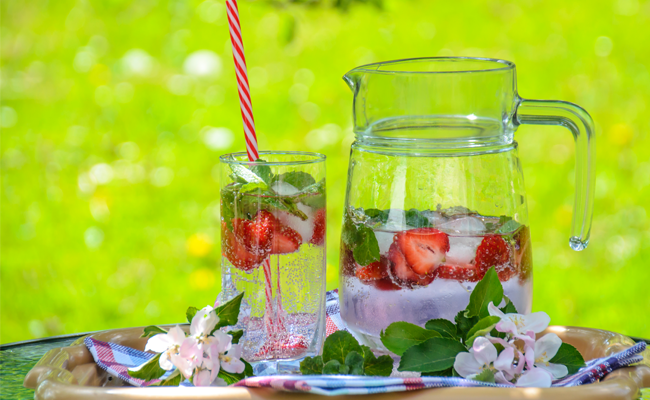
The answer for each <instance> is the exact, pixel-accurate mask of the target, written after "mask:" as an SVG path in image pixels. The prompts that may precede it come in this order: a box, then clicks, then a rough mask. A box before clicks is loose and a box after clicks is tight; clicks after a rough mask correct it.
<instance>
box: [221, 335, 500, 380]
mask: <svg viewBox="0 0 650 400" xmlns="http://www.w3.org/2000/svg"><path fill="white" fill-rule="evenodd" d="M488 343H489V342H488ZM490 345H492V343H490ZM492 347H494V346H492ZM495 352H496V349H495ZM241 353H242V347H241V346H240V345H238V344H233V345H232V346H231V347H230V350H228V352H227V353H226V354H224V355H221V356H219V358H220V359H221V368H222V369H223V370H224V371H226V372H230V373H235V374H241V373H242V372H244V369H245V368H246V365H244V363H243V362H242V360H241Z"/></svg>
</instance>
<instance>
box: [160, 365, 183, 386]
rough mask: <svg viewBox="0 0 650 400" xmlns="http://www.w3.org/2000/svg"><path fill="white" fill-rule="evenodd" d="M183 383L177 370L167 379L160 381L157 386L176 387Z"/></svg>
mask: <svg viewBox="0 0 650 400" xmlns="http://www.w3.org/2000/svg"><path fill="white" fill-rule="evenodd" d="M182 381H183V377H182V376H181V373H180V371H179V370H178V369H177V370H176V371H174V372H173V373H172V374H171V375H170V376H169V377H168V378H167V379H165V380H164V381H161V382H160V383H158V384H157V386H178V385H180V384H181V382H182Z"/></svg>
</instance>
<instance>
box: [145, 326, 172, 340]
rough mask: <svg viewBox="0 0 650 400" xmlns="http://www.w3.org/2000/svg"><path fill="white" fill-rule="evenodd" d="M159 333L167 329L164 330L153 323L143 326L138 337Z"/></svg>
mask: <svg viewBox="0 0 650 400" xmlns="http://www.w3.org/2000/svg"><path fill="white" fill-rule="evenodd" d="M160 333H167V331H166V330H164V329H163V328H159V327H157V326H155V325H151V326H148V327H146V328H144V333H143V334H142V336H140V337H141V338H143V337H149V336H156V335H158V334H160Z"/></svg>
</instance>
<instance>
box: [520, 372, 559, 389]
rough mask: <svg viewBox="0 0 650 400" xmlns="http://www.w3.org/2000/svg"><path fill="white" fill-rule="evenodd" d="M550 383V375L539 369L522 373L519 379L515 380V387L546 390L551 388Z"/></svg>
mask: <svg viewBox="0 0 650 400" xmlns="http://www.w3.org/2000/svg"><path fill="white" fill-rule="evenodd" d="M551 382H552V377H551V374H549V373H548V372H546V371H545V370H543V369H541V368H533V369H529V370H528V371H526V372H524V373H523V374H522V375H521V376H520V377H519V379H517V383H516V386H519V387H538V388H548V387H551Z"/></svg>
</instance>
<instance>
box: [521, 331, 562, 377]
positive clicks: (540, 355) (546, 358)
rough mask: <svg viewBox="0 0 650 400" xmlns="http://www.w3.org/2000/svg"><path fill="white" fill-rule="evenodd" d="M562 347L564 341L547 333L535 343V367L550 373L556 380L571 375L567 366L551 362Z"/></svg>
mask: <svg viewBox="0 0 650 400" xmlns="http://www.w3.org/2000/svg"><path fill="white" fill-rule="evenodd" d="M561 345H562V339H560V338H559V337H558V336H557V335H556V334H555V333H547V334H546V335H544V336H542V337H541V338H539V339H538V340H537V341H536V342H535V348H534V349H533V357H534V362H533V364H534V366H535V367H537V368H541V369H543V370H545V371H546V372H548V373H550V374H551V375H552V376H553V378H554V379H559V378H562V377H563V376H566V375H567V374H568V373H569V370H568V368H567V367H566V365H562V364H555V363H551V362H550V361H551V359H552V358H553V357H555V355H556V354H557V351H558V350H559V349H560V346H561ZM526 353H528V351H527V352H526ZM529 368H530V366H529Z"/></svg>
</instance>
